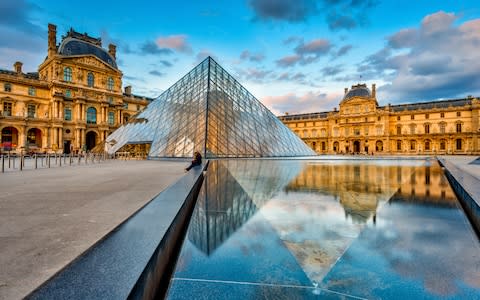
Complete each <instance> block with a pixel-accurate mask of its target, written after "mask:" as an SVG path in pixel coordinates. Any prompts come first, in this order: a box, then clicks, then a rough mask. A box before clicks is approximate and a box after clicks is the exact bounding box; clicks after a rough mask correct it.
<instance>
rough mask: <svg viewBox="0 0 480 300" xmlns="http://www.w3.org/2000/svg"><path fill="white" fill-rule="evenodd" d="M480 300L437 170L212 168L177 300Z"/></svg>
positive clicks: (233, 164) (244, 164) (402, 165)
mask: <svg viewBox="0 0 480 300" xmlns="http://www.w3.org/2000/svg"><path fill="white" fill-rule="evenodd" d="M320 298H321V299H480V244H479V240H478V239H477V237H476V235H475V233H474V231H473V229H472V228H471V225H470V224H469V221H468V219H467V218H466V216H465V215H464V213H463V211H462V209H461V207H460V204H459V203H458V200H457V199H456V196H455V194H454V193H453V191H452V190H451V188H450V186H449V184H448V181H447V179H446V178H445V176H444V175H443V172H442V170H441V168H440V166H439V165H438V164H437V163H436V162H435V161H421V160H417V161H406V160H403V161H336V162H331V163H329V162H324V161H296V160H219V161H211V162H210V166H209V168H208V171H207V174H206V177H205V181H204V184H203V187H202V189H201V192H200V195H199V198H198V202H197V204H196V207H195V210H194V212H193V215H192V219H191V222H190V226H189V229H188V233H187V236H186V238H185V242H184V245H183V248H182V251H181V254H180V257H179V260H178V263H177V266H176V270H175V273H174V277H173V278H172V280H171V285H170V289H169V293H168V299H320Z"/></svg>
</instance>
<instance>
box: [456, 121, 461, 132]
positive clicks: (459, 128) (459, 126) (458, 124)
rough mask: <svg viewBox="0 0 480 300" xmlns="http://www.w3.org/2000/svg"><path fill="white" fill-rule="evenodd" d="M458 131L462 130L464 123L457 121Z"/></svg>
mask: <svg viewBox="0 0 480 300" xmlns="http://www.w3.org/2000/svg"><path fill="white" fill-rule="evenodd" d="M457 132H462V123H457Z"/></svg>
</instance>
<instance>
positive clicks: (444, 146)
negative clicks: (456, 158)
mask: <svg viewBox="0 0 480 300" xmlns="http://www.w3.org/2000/svg"><path fill="white" fill-rule="evenodd" d="M446 144H447V143H446V142H445V140H440V150H445V149H446V148H447V147H446Z"/></svg>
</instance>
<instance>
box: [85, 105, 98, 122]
mask: <svg viewBox="0 0 480 300" xmlns="http://www.w3.org/2000/svg"><path fill="white" fill-rule="evenodd" d="M87 124H97V110H96V109H95V107H89V108H88V109H87Z"/></svg>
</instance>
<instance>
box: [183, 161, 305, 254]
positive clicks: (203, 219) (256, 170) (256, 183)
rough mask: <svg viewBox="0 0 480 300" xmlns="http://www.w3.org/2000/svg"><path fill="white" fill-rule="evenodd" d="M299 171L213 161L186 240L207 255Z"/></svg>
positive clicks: (289, 164) (273, 164)
mask: <svg viewBox="0 0 480 300" xmlns="http://www.w3.org/2000/svg"><path fill="white" fill-rule="evenodd" d="M299 171H300V163H299V162H295V161H276V160H222V161H212V162H211V163H210V165H209V167H208V171H207V175H206V176H205V179H204V183H203V186H202V189H201V190H200V194H199V196H198V200H197V205H196V207H195V210H194V212H193V215H192V219H191V221H190V226H189V230H188V239H189V240H190V241H191V242H192V243H193V244H194V245H195V246H196V247H197V248H198V249H200V250H201V251H202V252H204V253H206V254H207V255H210V254H211V253H213V251H215V249H217V248H218V247H219V246H220V245H221V244H222V243H223V242H224V241H225V240H227V239H228V238H229V237H230V236H231V235H232V234H233V233H234V232H235V231H237V230H238V229H239V228H240V227H242V226H243V224H245V223H246V222H247V221H248V220H249V219H250V218H251V217H252V216H253V215H254V214H255V213H256V212H257V211H258V210H259V209H260V208H261V207H262V206H263V205H264V204H265V203H266V202H267V201H268V200H270V199H272V198H273V197H274V195H275V194H276V193H277V192H278V191H280V190H281V189H282V188H283V187H284V186H285V185H286V184H287V183H288V182H289V181H290V180H292V178H294V177H295V176H296V175H297V174H298V172H299Z"/></svg>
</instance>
